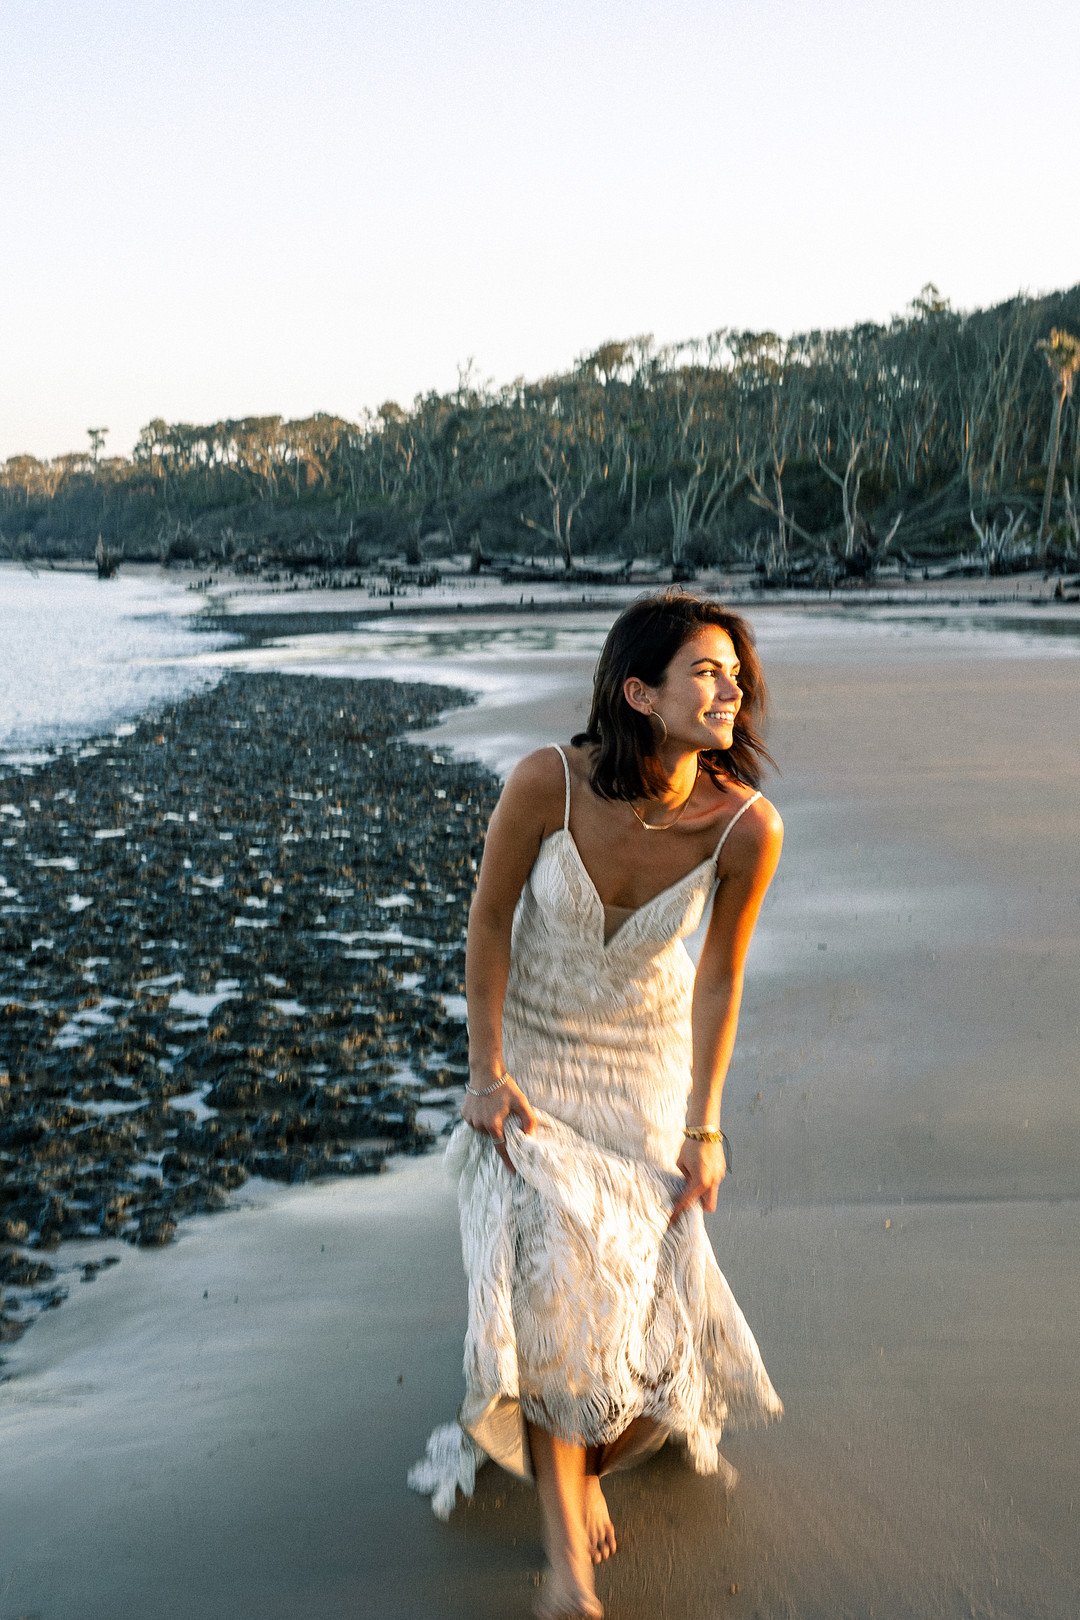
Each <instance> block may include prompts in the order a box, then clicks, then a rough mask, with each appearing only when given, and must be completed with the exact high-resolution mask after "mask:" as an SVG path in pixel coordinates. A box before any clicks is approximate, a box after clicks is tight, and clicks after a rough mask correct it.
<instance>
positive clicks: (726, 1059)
mask: <svg viewBox="0 0 1080 1620" xmlns="http://www.w3.org/2000/svg"><path fill="white" fill-rule="evenodd" d="M783 841H784V824H783V822H782V821H781V820H780V816H779V814H778V813H777V811H776V810H775V809H774V807H773V806H772V805H771V804H770V803H769V801H768V800H767V799H759V800H758V802H757V804H756V805H754V806H753V807H752V809H750V810H749V811H747V813H746V815H745V816H744V817H743V818H742V823H741V825H740V826H739V827H737V828H734V829H733V830H732V836H731V837H730V838H729V839H728V844H727V848H726V849H725V850H724V861H723V865H724V870H723V872H722V873H721V877H720V886H719V888H718V890H717V892H716V899H715V900H714V902H713V911H712V917H711V919H710V922H709V928H708V932H707V933H706V936H705V944H704V945H703V947H702V951H701V957H700V960H699V962H698V968H697V976H696V978H695V980H694V1009H693V1028H694V1059H693V1063H694V1067H693V1077H694V1078H693V1087H692V1089H691V1092H690V1098H689V1101H688V1103H687V1108H686V1123H687V1125H691V1126H697V1125H700V1126H704V1127H705V1128H706V1129H708V1130H719V1128H720V1098H721V1094H722V1092H723V1089H724V1079H725V1076H726V1075H727V1070H728V1064H729V1063H730V1062H731V1053H732V1050H733V1048H734V1046H735V1032H736V1030H737V1028H738V1023H739V1004H740V1002H741V1001H742V988H743V968H744V966H745V963H746V953H747V951H748V950H749V948H750V940H751V938H752V937H753V933H754V925H755V924H756V922H757V919H758V912H759V911H760V910H761V902H762V901H763V900H764V898H765V893H766V890H767V889H768V887H769V884H770V883H771V882H772V879H773V874H774V872H775V871H776V867H777V863H778V862H779V860H780V849H781V845H782V844H783ZM678 1163H679V1169H680V1170H681V1171H682V1173H683V1175H684V1176H685V1177H686V1187H685V1189H684V1191H683V1192H682V1193H681V1194H680V1195H679V1198H678V1201H677V1202H676V1204H675V1208H674V1209H673V1210H672V1213H671V1219H672V1220H673V1221H674V1220H676V1219H677V1218H678V1217H679V1216H680V1215H681V1214H682V1212H683V1210H684V1209H688V1208H689V1207H690V1205H691V1204H695V1203H699V1202H700V1204H701V1207H702V1208H703V1209H706V1210H714V1209H715V1208H716V1195H717V1191H718V1189H719V1186H720V1183H721V1182H722V1181H723V1179H724V1173H725V1163H724V1146H723V1143H722V1142H715V1143H714V1142H695V1141H692V1140H691V1139H689V1138H687V1139H686V1140H685V1141H684V1142H683V1145H682V1152H681V1153H680V1154H679V1160H678Z"/></svg>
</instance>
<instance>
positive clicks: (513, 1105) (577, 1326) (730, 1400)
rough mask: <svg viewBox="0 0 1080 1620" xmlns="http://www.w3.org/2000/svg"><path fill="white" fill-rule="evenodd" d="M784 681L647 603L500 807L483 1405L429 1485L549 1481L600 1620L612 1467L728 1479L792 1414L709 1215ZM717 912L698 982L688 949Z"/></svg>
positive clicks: (419, 1471)
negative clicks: (599, 1570)
mask: <svg viewBox="0 0 1080 1620" xmlns="http://www.w3.org/2000/svg"><path fill="white" fill-rule="evenodd" d="M764 701H765V689H764V684H763V681H762V677H761V671H760V667H759V665H758V661H757V657H756V654H755V652H754V648H753V644H752V641H751V638H750V633H749V630H748V628H747V626H746V625H745V623H744V622H743V620H742V619H740V618H739V617H738V616H737V615H735V614H733V613H729V612H728V611H726V610H725V609H724V608H722V607H720V606H719V604H717V603H714V602H711V601H707V600H702V599H700V598H698V597H695V596H693V595H691V594H689V593H687V592H685V591H681V590H671V591H665V592H662V593H660V594H658V595H655V596H650V597H646V598H644V599H643V600H640V601H637V602H635V603H633V604H632V605H631V606H630V607H628V608H627V609H626V610H625V611H624V612H623V613H622V614H620V616H619V618H618V619H617V620H616V622H615V624H614V626H613V628H612V630H611V632H610V634H609V635H608V638H607V641H606V643H605V645H604V649H603V652H602V653H601V655H600V660H599V663H598V665H597V669H596V677H595V685H594V693H593V703H592V712H591V714H590V716H589V722H588V726H587V729H586V730H585V731H584V732H582V733H581V734H580V735H578V736H576V737H575V738H574V739H573V742H572V744H571V745H570V746H569V747H568V748H563V747H560V746H558V745H556V746H553V747H549V748H541V749H539V750H537V751H536V752H535V753H533V754H530V755H529V756H528V757H527V758H526V759H524V760H522V761H521V763H520V764H519V765H518V766H517V767H516V768H515V769H514V770H513V771H512V772H511V774H510V777H509V778H508V780H507V783H506V786H505V789H504V791H503V794H502V797H501V798H500V800H499V803H498V805H497V806H496V809H495V812H494V814H493V816H492V818H491V824H490V828H489V830H488V835H487V840H486V843H485V848H484V857H483V863H482V866H481V869H480V876H479V881H478V884H477V889H476V895H475V898H474V901H473V905H472V910H471V912H470V917H469V935H468V945H467V952H466V991H467V1000H468V1009H469V1083H468V1087H467V1092H466V1096H465V1099H464V1102H463V1105H462V1118H463V1124H462V1125H459V1126H458V1128H457V1130H456V1131H455V1133H454V1137H453V1138H452V1140H451V1144H450V1147H449V1149H448V1158H449V1159H450V1161H451V1164H452V1167H453V1168H454V1169H455V1170H456V1172H457V1174H458V1176H459V1195H460V1206H461V1230H462V1246H463V1250H464V1256H465V1265H466V1270H467V1272H468V1275H469V1327H468V1335H467V1338H466V1345H465V1375H466V1388H467V1393H466V1397H465V1401H464V1404H463V1406H462V1409H461V1413H460V1415H459V1425H460V1426H454V1425H451V1426H449V1427H447V1428H444V1429H441V1430H437V1431H436V1433H435V1435H433V1436H432V1439H431V1442H430V1443H429V1446H428V1455H427V1458H426V1460H425V1462H423V1463H421V1464H419V1465H418V1467H417V1468H415V1469H414V1470H413V1472H412V1474H411V1475H410V1483H411V1484H412V1485H414V1487H415V1488H417V1489H420V1490H427V1491H430V1492H431V1493H432V1495H433V1498H434V1506H435V1509H436V1511H437V1512H440V1513H442V1514H443V1515H445V1514H447V1513H448V1512H449V1511H450V1507H451V1506H452V1504H453V1501H454V1498H455V1495H456V1490H457V1487H458V1486H461V1487H462V1488H463V1489H464V1490H465V1491H466V1492H467V1493H468V1492H470V1491H471V1489H472V1482H473V1473H474V1471H475V1465H476V1463H477V1461H478V1460H482V1458H483V1456H484V1455H485V1454H486V1455H490V1456H493V1457H495V1458H496V1459H497V1460H498V1461H499V1462H501V1463H502V1464H503V1465H504V1466H505V1467H507V1468H509V1469H511V1470H512V1471H513V1472H515V1473H518V1474H520V1475H522V1476H524V1477H531V1478H534V1479H535V1481H536V1485H537V1490H538V1494H539V1497H540V1505H541V1510H542V1515H543V1526H544V1544H545V1550H546V1552H547V1557H548V1562H549V1566H550V1567H549V1571H548V1577H547V1580H546V1583H545V1585H544V1588H543V1591H542V1594H541V1597H540V1601H539V1604H538V1608H537V1613H538V1614H539V1615H541V1616H544V1617H555V1616H563V1615H566V1616H593V1617H595V1616H600V1615H601V1614H602V1613H603V1610H602V1608H601V1605H600V1603H599V1601H598V1600H597V1597H596V1590H595V1585H594V1580H593V1568H594V1565H595V1564H598V1563H601V1562H603V1561H604V1560H605V1559H606V1558H608V1557H609V1556H610V1555H611V1554H612V1553H613V1552H614V1551H615V1547H616V1540H615V1532H614V1529H613V1527H612V1523H611V1519H610V1517H609V1515H608V1511H607V1507H606V1504H605V1501H604V1496H603V1492H602V1490H601V1487H600V1476H601V1474H604V1473H607V1472H609V1471H611V1469H613V1468H616V1467H626V1466H627V1465H628V1464H630V1463H631V1462H634V1461H637V1460H639V1459H640V1458H641V1457H642V1456H644V1455H647V1454H648V1453H649V1452H651V1451H653V1450H655V1449H656V1448H657V1447H658V1446H659V1445H661V1444H663V1442H664V1440H665V1439H667V1438H668V1436H669V1435H670V1436H674V1437H677V1438H679V1439H681V1440H682V1441H683V1443H684V1444H685V1445H686V1447H687V1450H688V1452H689V1454H690V1458H691V1460H692V1462H693V1463H694V1466H695V1467H696V1468H697V1469H698V1470H699V1471H701V1472H704V1473H710V1472H717V1471H720V1470H726V1471H727V1473H728V1475H729V1477H731V1476H732V1471H731V1470H730V1469H728V1467H727V1464H726V1463H724V1461H723V1459H722V1458H721V1457H720V1454H719V1451H718V1448H717V1442H718V1440H719V1437H720V1432H721V1429H722V1426H723V1424H724V1422H725V1420H726V1419H727V1418H728V1417H729V1416H730V1415H741V1416H744V1417H774V1416H779V1414H780V1412H781V1410H782V1408H781V1405H780V1401H779V1399H778V1398H777V1395H776V1393H775V1391H774V1390H773V1387H772V1385H771V1383H770V1382H769V1378H768V1375H767V1373H766V1372H765V1369H764V1367H763V1366H762V1364H761V1358H760V1356H759V1354H758V1349H757V1345H756V1344H755V1342H754V1339H753V1336H752V1334H751V1333H750V1330H749V1328H748V1327H747V1325H746V1322H745V1320H744V1318H743V1316H742V1313H741V1312H740V1310H739V1307H738V1305H737V1304H736V1302H735V1300H734V1298H733V1296H732V1294H731V1292H730V1289H729V1288H728V1286H727V1283H726V1282H725V1280H724V1278H723V1276H722V1274H721V1272H720V1270H719V1268H718V1267H717V1264H716V1261H715V1258H714V1256H713V1253H712V1249H711V1247H710V1245H709V1241H708V1238H707V1236H706V1233H705V1228H704V1223H703V1221H702V1214H703V1212H704V1211H708V1210H714V1209H715V1208H716V1200H717V1192H718V1189H719V1186H720V1183H721V1181H722V1180H723V1179H724V1173H725V1146H726V1142H725V1138H724V1136H723V1133H722V1131H721V1130H720V1099H721V1093H722V1090H723V1084H724V1076H725V1073H726V1071H727V1067H728V1062H729V1060H730V1057H731V1051H732V1047H733V1045H734V1042H735V1029H736V1023H737V1020H738V1013H739V1001H740V996H741V992H742V976H743V964H744V961H745V958H746V952H747V948H748V946H749V943H750V937H751V934H752V933H753V929H754V924H755V922H756V919H757V915H758V911H759V909H760V906H761V902H762V900H763V898H764V896H765V891H766V889H767V888H768V886H769V883H770V881H771V879H772V876H773V873H774V872H775V870H776V865H777V861H778V860H779V857H780V845H781V840H782V825H781V821H780V817H779V816H778V814H777V813H776V811H775V810H774V809H773V807H772V805H771V804H769V802H768V800H767V799H764V798H762V796H761V794H760V792H758V791H757V782H758V778H759V769H760V764H761V761H762V760H763V759H766V758H767V757H768V756H767V754H766V753H765V750H764V747H763V745H762V743H761V741H760V737H759V735H758V730H757V727H758V725H759V724H760V722H761V718H762V715H763V710H764ZM714 885H716V897H715V902H714V904H713V909H712V916H711V919H710V922H709V926H708V930H707V933H706V937H705V942H704V945H703V947H702V951H701V956H700V960H699V963H698V966H697V969H696V971H695V969H694V966H693V963H692V962H691V959H690V957H689V955H688V954H687V952H686V950H685V948H684V946H683V943H682V941H683V939H684V938H685V937H686V936H687V935H688V934H690V933H692V932H693V931H694V929H695V928H696V927H697V926H698V924H699V922H700V921H701V919H702V917H703V915H704V911H705V907H706V904H707V902H708V899H709V897H710V895H711V894H712V892H713V888H714Z"/></svg>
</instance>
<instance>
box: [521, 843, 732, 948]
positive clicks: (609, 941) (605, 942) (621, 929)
mask: <svg viewBox="0 0 1080 1620" xmlns="http://www.w3.org/2000/svg"><path fill="white" fill-rule="evenodd" d="M559 833H562V834H563V836H564V837H565V838H566V840H567V842H568V843H569V845H570V848H571V849H572V850H573V852H574V858H575V860H576V861H577V863H578V866H579V868H580V870H581V874H582V876H583V877H584V879H585V881H586V883H587V884H588V885H589V889H590V890H591V892H592V897H593V899H594V900H595V901H596V905H597V909H598V910H599V912H600V940H601V944H602V947H603V949H604V950H605V951H606V950H607V948H608V946H609V945H613V944H614V942H615V941H616V940H617V939H618V938H619V935H620V934H623V933H625V932H626V930H627V929H628V928H629V926H630V924H631V923H632V922H633V921H634V918H635V917H639V916H640V915H641V913H642V912H643V911H648V909H649V907H650V906H655V904H656V902H657V901H658V900H663V898H664V896H665V895H668V894H671V893H672V891H673V890H674V889H680V888H682V886H683V884H684V883H688V882H689V881H690V879H691V878H692V877H696V876H697V874H698V873H699V872H700V871H701V870H702V868H703V867H706V866H710V865H711V864H712V862H713V860H714V859H715V856H714V855H706V856H705V858H704V860H701V861H699V862H698V863H697V865H696V866H695V867H694V868H693V869H692V871H689V872H686V873H684V874H683V876H682V877H681V878H676V879H675V881H674V883H669V884H668V885H667V887H666V888H664V889H661V890H660V892H659V894H654V895H653V896H652V898H651V899H650V900H645V901H643V902H642V904H641V905H640V906H620V907H619V908H618V909H619V910H620V911H625V912H626V916H625V917H624V918H623V920H622V922H621V923H620V924H619V926H618V928H616V929H615V932H614V933H613V934H611V935H609V936H608V937H606V938H605V933H606V926H605V925H606V923H607V917H606V910H607V908H606V907H605V905H604V902H603V900H602V899H601V898H600V890H599V889H598V888H597V887H596V884H595V882H594V881H593V877H592V873H591V872H590V871H589V868H588V867H587V866H586V865H585V861H584V858H583V857H582V854H581V851H580V849H578V846H577V839H576V838H575V837H574V835H573V833H572V832H571V831H570V829H569V827H557V828H556V830H555V832H553V833H550V834H549V837H550V838H556V837H558V835H559Z"/></svg>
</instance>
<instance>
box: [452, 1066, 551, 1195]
mask: <svg viewBox="0 0 1080 1620" xmlns="http://www.w3.org/2000/svg"><path fill="white" fill-rule="evenodd" d="M494 1078H495V1077H494V1076H493V1075H489V1076H488V1077H487V1078H486V1079H485V1078H482V1077H481V1076H479V1075H477V1076H473V1075H470V1076H469V1084H470V1085H475V1086H476V1089H477V1090H478V1091H481V1090H483V1088H484V1086H485V1085H487V1086H490V1085H491V1084H492V1083H493V1081H494ZM511 1114H512V1115H513V1116H514V1118H515V1119H516V1120H517V1121H518V1123H519V1124H520V1126H521V1129H522V1131H523V1132H524V1134H525V1135H526V1136H530V1135H531V1134H532V1132H533V1131H534V1130H535V1129H536V1115H535V1114H534V1113H533V1111H532V1109H531V1108H530V1107H529V1104H528V1101H527V1099H526V1096H525V1093H524V1092H523V1091H522V1089H521V1087H520V1086H519V1085H518V1083H517V1081H516V1080H515V1079H514V1078H513V1076H512V1075H509V1074H504V1075H503V1077H502V1085H501V1086H499V1087H498V1089H497V1090H495V1091H493V1092H491V1093H490V1094H489V1095H488V1096H486V1097H474V1096H473V1095H472V1094H471V1092H468V1091H467V1092H466V1093H465V1096H464V1098H463V1100H462V1104H461V1117H462V1119H463V1120H464V1121H465V1123H466V1125H471V1126H472V1128H473V1130H474V1131H479V1132H480V1134H481V1136H488V1137H490V1138H491V1141H492V1144H493V1146H494V1148H495V1151H496V1153H497V1154H498V1155H499V1158H500V1159H501V1160H502V1161H503V1163H504V1164H505V1166H506V1168H507V1169H508V1170H509V1171H510V1172H511V1173H513V1171H514V1166H513V1165H512V1164H511V1162H510V1155H509V1154H508V1153H507V1151H506V1143H505V1140H504V1137H503V1128H504V1126H505V1125H506V1121H507V1120H508V1119H509V1118H510V1116H511Z"/></svg>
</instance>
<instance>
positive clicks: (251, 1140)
mask: <svg viewBox="0 0 1080 1620" xmlns="http://www.w3.org/2000/svg"><path fill="white" fill-rule="evenodd" d="M465 701H468V699H467V697H466V695H465V694H463V693H461V692H458V691H454V690H451V689H449V688H446V687H432V686H420V685H406V684H401V683H398V682H393V681H383V680H342V679H336V678H335V679H322V678H318V677H314V676H293V675H290V676H285V675H276V674H242V675H241V674H234V675H232V676H229V677H227V678H226V679H225V680H223V681H222V682H221V684H220V685H218V686H217V687H215V688H214V689H213V690H212V691H209V692H205V693H202V694H199V695H197V696H195V697H193V698H190V699H188V700H186V701H185V702H183V703H180V704H178V705H176V706H175V707H173V708H171V709H169V710H167V711H166V712H165V713H163V714H158V715H156V716H154V717H152V718H150V719H145V720H143V721H142V722H140V723H139V724H138V726H136V727H128V728H123V729H124V730H125V731H126V732H127V733H128V734H127V735H118V736H116V737H111V738H106V739H103V740H98V741H96V742H94V743H92V744H90V745H86V746H83V747H81V748H79V749H77V750H74V751H71V752H68V753H64V754H59V755H57V756H56V757H54V758H52V759H50V760H48V761H47V762H45V763H43V764H39V765H34V766H22V767H18V768H16V767H7V768H6V770H4V771H3V772H2V773H0V1343H2V1342H3V1341H4V1340H11V1339H13V1338H15V1337H17V1336H18V1335H19V1334H20V1333H21V1332H22V1331H23V1330H24V1328H25V1327H26V1326H27V1325H28V1323H29V1322H30V1321H31V1320H32V1319H33V1317H34V1315H35V1314H36V1312H37V1311H39V1310H42V1309H46V1308H48V1307H49V1306H52V1305H56V1304H59V1303H60V1301H61V1300H62V1298H63V1297H64V1295H65V1293H66V1286H65V1282H64V1269H65V1268H63V1267H62V1266H61V1264H60V1257H59V1256H57V1257H56V1264H55V1265H54V1264H52V1263H51V1262H50V1261H49V1260H48V1259H46V1258H45V1256H44V1255H43V1253H42V1251H49V1250H55V1249H56V1248H57V1246H58V1245H59V1244H60V1243H61V1242H62V1241H63V1240H64V1239H66V1238H87V1237H105V1238H120V1239H126V1240H128V1241H130V1242H135V1243H140V1244H162V1243H167V1242H168V1241H169V1240H170V1239H171V1238H172V1236H173V1234H174V1232H175V1230H176V1223H177V1221H178V1219H179V1218H181V1217H182V1216H183V1215H185V1214H188V1213H192V1212H195V1211H206V1210H213V1209H217V1208H221V1207H223V1206H224V1205H226V1204H227V1203H228V1201H229V1195H230V1193H231V1192H232V1191H233V1190H234V1189H235V1188H236V1187H238V1186H239V1185H240V1184H241V1183H242V1182H244V1181H245V1180H246V1179H247V1178H248V1177H249V1176H251V1175H260V1176H265V1177H268V1178H270V1179H272V1180H279V1181H297V1180H302V1179H305V1178H307V1177H309V1176H315V1175H325V1174H333V1175H342V1174H345V1175H353V1174H361V1173H365V1172H369V1171H375V1170H379V1169H381V1168H382V1166H383V1164H384V1163H385V1160H386V1158H387V1155H388V1154H390V1153H392V1152H396V1153H400V1152H416V1151H421V1150H423V1149H424V1148H426V1147H428V1146H429V1145H430V1144H431V1142H432V1141H433V1139H434V1136H435V1135H436V1134H437V1133H438V1132H439V1130H441V1129H442V1127H443V1125H444V1123H445V1122H446V1121H447V1120H448V1119H449V1118H450V1117H451V1114H452V1111H453V1109H454V1108H455V1107H456V1103H457V1100H458V1095H459V1093H458V1092H457V1090H456V1087H457V1086H459V1085H460V1084H461V1083H462V1081H463V1080H464V1078H465V1075H466V1072H467V1069H466V1058H467V1043H466V1034H465V1024H464V1001H463V995H462V992H463V988H464V984H463V980H464V935H465V921H466V913H467V909H468V905H469V900H470V898H471V894H472V889H473V883H474V879H475V874H476V866H477V863H478V859H479V851H480V846H481V842H482V838H483V831H484V827H485V826H486V822H487V818H488V815H489V814H490V811H491V807H492V805H493V803H494V800H495V797H496V794H497V792H498V781H497V779H496V778H495V777H494V776H493V775H492V774H491V773H490V772H488V771H486V770H484V769H483V768H482V767H480V766H477V765H474V764H470V763H467V762H462V761H459V760H456V759H454V758H452V757H450V756H449V755H443V754H440V753H438V752H436V751H434V750H432V749H429V748H423V747H419V746H417V745H414V744H412V743H409V742H407V741H406V740H405V739H404V737H403V736H402V733H403V732H404V731H406V730H409V729H412V728H416V727H421V726H425V725H429V724H431V723H432V722H433V721H434V720H435V719H436V717H437V716H438V714H439V713H440V712H441V711H443V710H445V709H446V708H448V707H450V706H452V705H454V704H458V703H462V702H465ZM114 1259H115V1257H114V1256H106V1257H105V1258H104V1259H103V1260H101V1261H97V1262H93V1263H91V1264H90V1265H87V1266H80V1267H68V1268H66V1269H67V1272H68V1273H69V1274H70V1273H71V1272H74V1273H75V1275H77V1276H82V1277H84V1278H86V1279H87V1280H89V1278H90V1277H92V1276H93V1275H94V1274H95V1271H96V1270H97V1269H100V1266H101V1265H103V1264H109V1263H111V1262H112V1261H113V1260H114Z"/></svg>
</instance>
